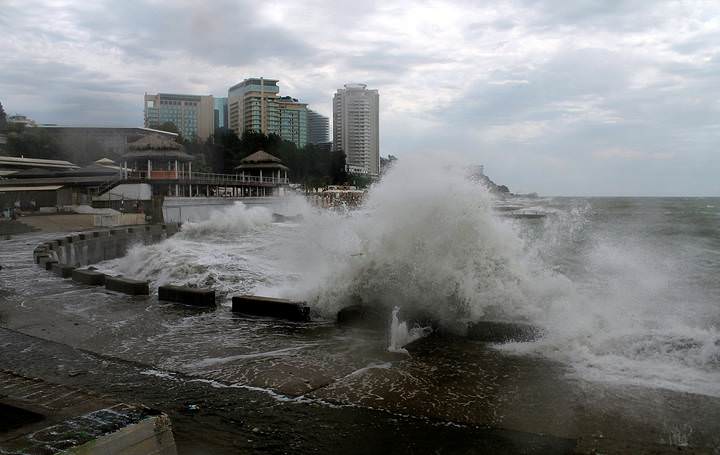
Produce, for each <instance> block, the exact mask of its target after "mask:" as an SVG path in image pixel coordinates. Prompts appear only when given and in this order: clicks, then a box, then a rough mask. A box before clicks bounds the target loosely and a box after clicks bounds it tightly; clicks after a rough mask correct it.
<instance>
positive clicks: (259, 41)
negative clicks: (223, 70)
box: [73, 0, 314, 66]
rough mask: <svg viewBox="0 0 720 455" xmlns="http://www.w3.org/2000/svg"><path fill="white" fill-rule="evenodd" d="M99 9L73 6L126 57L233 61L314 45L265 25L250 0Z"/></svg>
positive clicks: (298, 53) (303, 51) (138, 0)
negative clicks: (88, 10)
mask: <svg viewBox="0 0 720 455" xmlns="http://www.w3.org/2000/svg"><path fill="white" fill-rule="evenodd" d="M104 6H105V7H104V8H102V9H101V10H100V11H99V12H97V13H95V14H87V12H86V11H85V10H84V9H83V7H82V6H80V7H76V8H74V9H73V14H74V15H75V17H76V23H77V24H78V26H79V27H81V29H83V30H84V31H86V32H88V33H89V34H91V36H92V37H93V38H92V39H95V40H98V41H99V42H103V43H104V44H105V45H106V46H108V47H117V48H120V49H122V50H123V51H124V52H125V53H126V54H127V56H128V57H129V58H145V59H166V58H173V57H176V56H178V55H186V54H187V55H190V56H192V57H193V58H195V59H198V60H204V61H207V62H208V63H211V64H217V65H227V66H236V65H244V64H249V63H253V62H256V61H258V60H261V59H267V58H268V57H269V56H272V57H277V58H285V59H289V60H291V61H300V60H303V61H306V60H308V59H311V58H313V56H314V53H313V49H312V46H310V45H308V44H307V43H306V42H305V41H304V39H303V37H302V36H299V35H296V34H294V33H293V32H292V31H291V29H288V28H281V27H276V26H272V25H266V24H263V23H262V21H261V20H260V19H259V18H258V17H257V4H256V3H253V2H250V1H219V2H213V3H202V2H197V3H194V2H190V3H184V2H183V3H175V2H160V3H155V2H145V1H142V0H133V1H129V2H124V3H122V4H117V3H115V2H108V3H106V4H105V5H104Z"/></svg>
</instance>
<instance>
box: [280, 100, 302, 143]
mask: <svg viewBox="0 0 720 455" xmlns="http://www.w3.org/2000/svg"><path fill="white" fill-rule="evenodd" d="M278 105H279V108H280V137H282V138H283V139H285V140H286V141H291V142H294V143H295V145H297V146H298V148H302V147H305V146H306V145H307V143H308V109H307V104H305V103H300V102H298V100H297V99H295V98H291V97H289V96H283V97H281V98H279V99H278Z"/></svg>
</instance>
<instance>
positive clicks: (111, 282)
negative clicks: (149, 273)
mask: <svg viewBox="0 0 720 455" xmlns="http://www.w3.org/2000/svg"><path fill="white" fill-rule="evenodd" d="M105 289H107V290H108V291H116V292H122V293H124V294H130V295H149V294H150V285H149V283H148V282H147V281H140V280H131V279H130V278H123V277H121V276H106V277H105Z"/></svg>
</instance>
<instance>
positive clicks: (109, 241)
mask: <svg viewBox="0 0 720 455" xmlns="http://www.w3.org/2000/svg"><path fill="white" fill-rule="evenodd" d="M179 229H180V226H179V224H177V223H170V224H152V225H135V226H126V227H120V228H113V229H103V230H98V231H92V232H85V233H82V234H75V235H70V236H65V237H60V238H57V239H55V240H51V241H48V242H45V243H43V244H41V245H39V246H38V247H37V248H36V249H35V251H34V253H33V254H34V255H35V258H36V262H37V258H38V257H39V258H41V259H45V256H44V255H47V257H48V258H49V260H50V261H57V263H58V264H59V265H60V266H73V267H82V266H87V265H91V264H95V263H98V262H102V261H107V260H109V259H117V258H119V257H122V256H124V255H125V254H126V253H127V251H128V249H130V247H132V246H133V245H136V244H145V245H149V244H152V243H157V242H160V241H162V240H163V239H166V238H168V237H170V236H172V235H174V234H175V233H177V232H178V231H179ZM45 262H47V259H45Z"/></svg>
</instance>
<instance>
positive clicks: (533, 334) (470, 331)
mask: <svg viewBox="0 0 720 455" xmlns="http://www.w3.org/2000/svg"><path fill="white" fill-rule="evenodd" d="M541 336H542V330H540V329H539V328H537V327H533V326H531V325H530V324H524V323H521V322H503V321H477V322H471V323H469V324H468V326H467V337H468V338H469V339H471V340H475V341H484V342H487V343H507V342H510V341H520V342H525V341H535V340H537V339H539V338H540V337H541Z"/></svg>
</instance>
